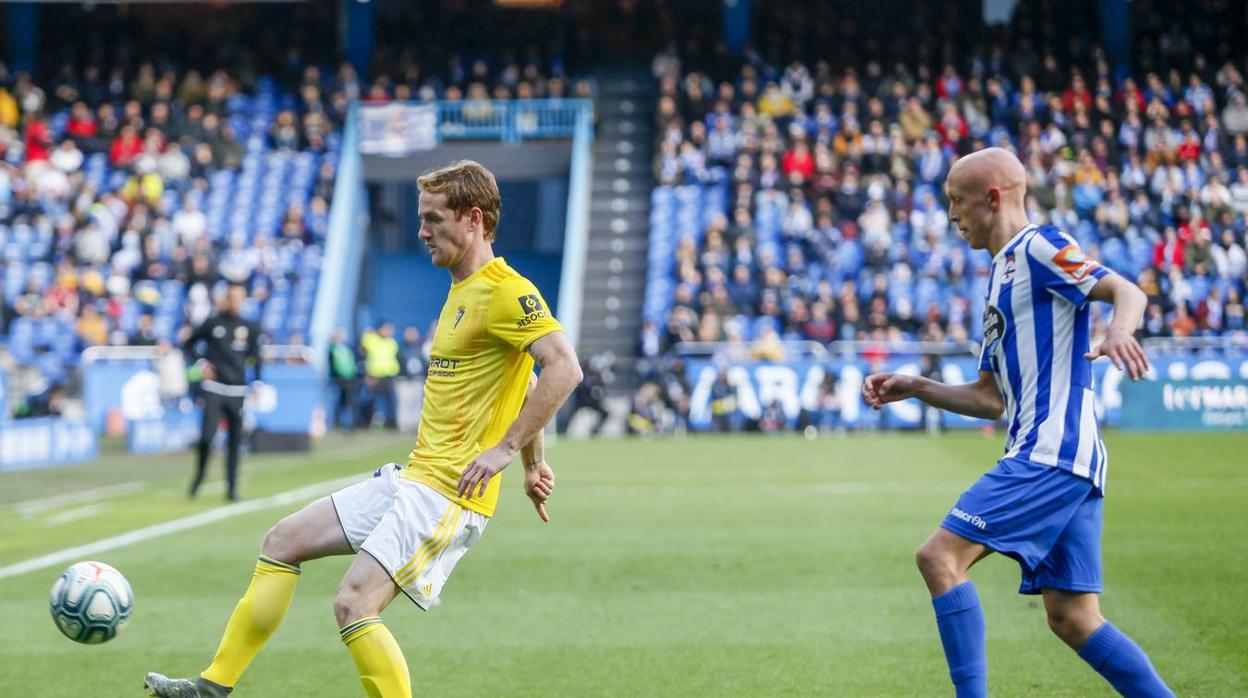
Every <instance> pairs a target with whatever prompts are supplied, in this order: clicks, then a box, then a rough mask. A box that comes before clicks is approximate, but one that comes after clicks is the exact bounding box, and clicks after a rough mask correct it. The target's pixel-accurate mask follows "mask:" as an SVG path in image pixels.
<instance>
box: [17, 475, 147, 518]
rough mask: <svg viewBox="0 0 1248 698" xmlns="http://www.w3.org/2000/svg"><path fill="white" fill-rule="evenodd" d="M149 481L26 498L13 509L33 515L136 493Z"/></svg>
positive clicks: (121, 483)
mask: <svg viewBox="0 0 1248 698" xmlns="http://www.w3.org/2000/svg"><path fill="white" fill-rule="evenodd" d="M147 485H148V483H147V482H145V481H143V480H135V481H134V482H120V483H117V484H115V485H105V486H104V487H95V488H92V489H89V490H82V491H80V492H70V493H68V494H58V495H56V496H54V497H42V498H39V499H26V500H23V501H20V502H17V503H15V504H13V505H12V506H13V509H14V510H16V511H17V513H19V514H21V515H22V516H27V517H29V516H33V515H35V514H38V513H39V512H41V511H48V510H50V509H59V508H60V507H63V506H66V505H68V504H85V503H88V502H94V501H96V500H99V499H107V498H109V497H120V496H121V495H123V494H134V493H135V492H139V491H141V490H142V489H144V488H145V487H147Z"/></svg>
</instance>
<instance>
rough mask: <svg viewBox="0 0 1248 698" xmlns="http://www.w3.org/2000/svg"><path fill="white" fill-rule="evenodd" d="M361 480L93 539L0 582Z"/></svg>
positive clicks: (16, 567)
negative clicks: (91, 541) (93, 540)
mask: <svg viewBox="0 0 1248 698" xmlns="http://www.w3.org/2000/svg"><path fill="white" fill-rule="evenodd" d="M363 477H364V476H363V475H362V474H356V475H351V476H350V477H340V478H337V479H334V480H326V481H325V482H318V483H316V484H313V485H306V486H304V487H299V488H296V489H293V490H288V491H286V492H280V493H278V494H275V495H271V496H268V497H263V498H261V499H253V500H249V501H245V502H238V503H237V504H230V505H227V506H223V507H220V508H218V509H212V510H209V511H205V512H201V513H199V514H193V515H191V516H187V517H184V518H181V519H174V520H173V521H166V522H164V523H159V524H155V525H152V526H147V527H145V528H139V529H135V530H133V531H129V532H127V533H122V534H120V535H116V536H112V537H110V538H104V539H101V540H97V541H95V542H93V543H87V544H85V545H78V546H74V547H72V548H66V549H64V550H58V551H56V552H54V553H48V554H47V555H41V556H39V557H36V558H32V559H30V560H24V561H22V562H17V563H14V564H12V565H8V566H5V567H0V579H7V578H9V577H16V576H18V575H20V574H26V573H27V572H35V571H38V570H42V569H47V568H48V567H54V566H57V565H63V564H65V563H67V562H78V561H79V560H85V559H89V558H90V557H92V556H94V555H96V554H97V553H102V552H106V551H109V550H116V549H117V548H121V547H124V546H127V545H132V544H134V543H141V542H143V541H146V540H151V539H153V538H159V537H160V536H167V535H169V534H170V533H177V532H179V531H186V530H190V529H193V528H199V527H201V526H206V525H208V524H211V523H216V522H217V521H223V520H225V519H232V518H234V517H235V516H242V515H243V514H250V513H252V512H255V511H260V510H261V509H268V508H269V507H275V506H280V505H284V504H293V503H295V502H299V501H302V500H305V499H310V498H312V497H316V496H319V495H324V494H329V493H330V492H333V491H335V490H337V489H340V488H342V487H345V486H347V485H350V484H353V483H356V482H359V481H360V480H362V479H363Z"/></svg>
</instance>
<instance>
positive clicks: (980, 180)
mask: <svg viewBox="0 0 1248 698" xmlns="http://www.w3.org/2000/svg"><path fill="white" fill-rule="evenodd" d="M945 194H946V195H947V196H948V197H949V219H950V220H951V221H952V222H953V223H955V224H957V226H958V230H960V231H962V234H963V235H965V236H966V239H967V242H969V243H970V245H971V247H974V248H978V249H988V250H990V251H993V252H994V254H995V250H996V249H997V248H999V247H1000V245H1001V244H1003V243H1004V242H1005V241H1007V240H1009V239H1010V237H1013V235H1014V233H1016V232H1018V231H1019V230H1020V229H1021V228H1022V227H1023V226H1025V225H1027V207H1026V198H1027V170H1026V169H1024V168H1023V163H1021V162H1019V160H1018V157H1017V156H1015V155H1014V153H1012V152H1010V151H1008V150H1006V149H1005V148H985V149H983V150H979V151H976V152H974V153H971V154H970V155H966V156H964V157H962V158H959V159H958V161H957V162H955V163H953V167H951V168H949V177H948V179H947V180H946V181H945Z"/></svg>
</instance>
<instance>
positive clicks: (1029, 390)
mask: <svg viewBox="0 0 1248 698" xmlns="http://www.w3.org/2000/svg"><path fill="white" fill-rule="evenodd" d="M1109 273H1110V272H1109V270H1107V269H1105V268H1104V267H1102V266H1101V265H1100V264H1098V263H1097V262H1096V261H1094V260H1092V259H1088V258H1087V257H1085V256H1084V255H1083V252H1082V251H1081V250H1080V249H1079V245H1078V244H1077V243H1076V242H1075V241H1074V239H1073V238H1071V237H1070V236H1069V235H1067V234H1066V233H1064V232H1062V231H1061V230H1059V229H1058V228H1056V227H1053V226H1036V225H1028V226H1027V227H1025V228H1023V229H1022V230H1020V231H1019V232H1018V233H1017V234H1016V235H1015V236H1014V237H1013V238H1012V239H1011V240H1010V241H1009V242H1008V243H1006V245H1005V247H1003V248H1001V250H1000V251H998V252H997V255H996V256H995V257H994V258H993V260H992V270H991V272H990V279H989V284H988V298H987V303H986V306H985V308H984V344H983V348H982V349H981V350H980V358H979V368H980V370H981V371H991V372H993V373H994V374H996V377H997V385H998V387H999V388H1000V390H1001V393H1002V395H1003V396H1004V397H1005V404H1006V418H1007V420H1008V422H1009V436H1008V439H1007V440H1006V445H1005V457H1006V458H1017V459H1020V460H1025V461H1030V462H1033V463H1038V464H1042V465H1048V466H1051V467H1055V468H1061V469H1062V470H1066V471H1069V472H1071V473H1073V474H1074V475H1077V476H1079V477H1085V478H1088V479H1089V480H1091V481H1092V483H1093V484H1094V485H1095V486H1096V487H1097V489H1098V490H1100V489H1102V488H1103V487H1104V485H1105V471H1106V466H1107V465H1108V461H1107V457H1106V454H1105V444H1104V443H1102V442H1101V434H1100V429H1099V428H1098V427H1097V423H1096V414H1095V411H1094V409H1093V407H1094V405H1093V392H1092V362H1090V361H1088V360H1087V359H1085V358H1083V355H1084V354H1085V353H1086V352H1087V351H1088V345H1089V342H1090V336H1091V327H1090V319H1089V311H1088V294H1089V293H1091V292H1092V287H1093V286H1095V285H1096V282H1097V281H1098V280H1099V279H1101V278H1102V277H1104V276H1105V275H1106V274H1109Z"/></svg>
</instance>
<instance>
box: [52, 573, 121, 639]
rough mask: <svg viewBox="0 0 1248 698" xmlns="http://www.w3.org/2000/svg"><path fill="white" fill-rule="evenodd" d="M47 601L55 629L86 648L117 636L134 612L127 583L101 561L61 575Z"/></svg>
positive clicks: (119, 574) (53, 585)
mask: <svg viewBox="0 0 1248 698" xmlns="http://www.w3.org/2000/svg"><path fill="white" fill-rule="evenodd" d="M49 601H50V603H51V607H52V621H53V622H54V623H56V627H57V629H58V630H60V631H61V632H62V633H64V634H65V637H67V638H69V639H71V640H73V641H74V642H81V643H83V644H87V645H98V644H100V643H101V642H108V641H109V640H111V639H113V638H114V637H117V633H119V632H121V631H122V630H123V629H124V628H125V627H126V622H127V621H129V620H130V614H131V613H133V612H134V594H133V593H132V592H131V591H130V582H127V581H126V578H125V577H123V576H121V573H120V572H118V571H117V570H116V569H115V568H113V567H111V566H109V565H106V564H104V563H102V562H79V563H78V564H76V565H74V566H72V567H70V568H69V569H67V570H65V571H64V572H62V573H61V576H60V577H57V579H56V582H54V583H53V584H52V596H51V598H50V599H49Z"/></svg>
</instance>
